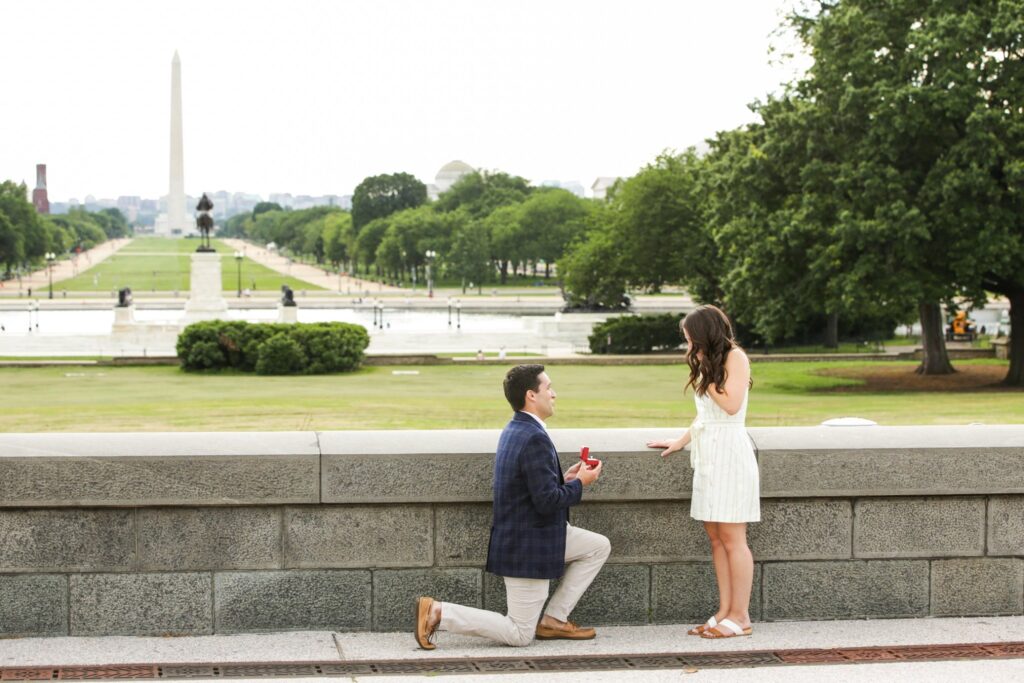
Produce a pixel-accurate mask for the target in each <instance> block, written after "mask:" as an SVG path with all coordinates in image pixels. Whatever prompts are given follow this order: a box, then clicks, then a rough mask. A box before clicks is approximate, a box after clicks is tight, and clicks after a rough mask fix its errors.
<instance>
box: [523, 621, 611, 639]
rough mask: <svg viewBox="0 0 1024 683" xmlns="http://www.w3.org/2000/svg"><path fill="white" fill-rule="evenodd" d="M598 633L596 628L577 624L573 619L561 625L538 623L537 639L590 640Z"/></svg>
mask: <svg viewBox="0 0 1024 683" xmlns="http://www.w3.org/2000/svg"><path fill="white" fill-rule="evenodd" d="M596 635H597V631H595V630H594V629H592V628H590V627H586V628H583V627H581V626H577V625H576V624H574V623H572V622H571V621H567V622H565V623H564V624H562V625H560V626H545V625H544V624H537V640H590V639H591V638H593V637H594V636H596Z"/></svg>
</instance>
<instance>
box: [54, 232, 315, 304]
mask: <svg viewBox="0 0 1024 683" xmlns="http://www.w3.org/2000/svg"><path fill="white" fill-rule="evenodd" d="M197 246H199V240H195V239H168V238H158V237H145V238H138V239H135V240H133V241H132V242H131V243H130V244H128V245H127V246H126V247H124V248H123V249H121V250H119V251H118V252H117V253H116V254H114V255H113V256H111V257H109V258H107V259H106V260H104V261H102V262H100V263H97V264H96V265H95V266H93V267H92V268H89V269H88V270H84V271H79V273H78V275H77V276H76V277H74V278H71V279H70V280H61V281H60V282H55V283H54V289H55V290H61V289H66V290H68V291H69V292H93V291H103V292H109V291H110V290H112V289H120V288H121V287H131V288H132V291H133V292H151V291H156V292H172V291H178V292H183V291H188V289H189V278H190V272H191V258H192V256H191V255H192V253H193V252H195V250H196V247H197ZM211 246H213V247H214V248H215V249H216V251H217V252H218V253H219V254H221V281H222V288H223V290H224V291H226V292H234V291H237V290H238V264H237V263H236V261H235V258H234V251H233V250H231V249H229V248H228V247H227V246H226V245H224V244H223V243H222V242H220V241H218V240H212V241H211ZM83 265H84V262H83ZM284 284H286V285H288V286H289V287H291V288H292V289H294V290H296V291H300V290H303V289H321V288H320V287H318V286H316V285H313V284H310V283H308V282H305V281H303V280H298V279H296V278H294V277H289V276H286V275H283V274H281V273H278V272H277V271H274V270H271V269H270V268H267V267H266V266H262V265H260V264H258V263H256V262H255V261H252V260H250V259H248V258H246V259H243V260H242V288H243V289H245V288H249V289H256V290H275V291H276V290H280V289H281V285H284Z"/></svg>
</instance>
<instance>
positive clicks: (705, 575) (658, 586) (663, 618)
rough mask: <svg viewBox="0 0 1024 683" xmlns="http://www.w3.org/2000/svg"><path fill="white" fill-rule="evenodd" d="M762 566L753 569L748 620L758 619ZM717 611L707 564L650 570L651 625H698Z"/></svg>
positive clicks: (714, 586)
mask: <svg viewBox="0 0 1024 683" xmlns="http://www.w3.org/2000/svg"><path fill="white" fill-rule="evenodd" d="M761 567H762V565H761V564H759V563H757V564H755V565H754V585H753V588H752V591H751V595H750V618H751V619H753V620H759V619H761V573H762V568H761ZM717 611H718V586H717V583H716V582H715V570H714V566H713V565H712V564H711V563H710V562H687V563H682V564H660V565H654V566H653V567H651V621H653V622H655V623H659V624H689V623H693V624H699V623H702V622H705V621H707V619H708V617H710V616H711V615H713V614H714V613H715V612H717Z"/></svg>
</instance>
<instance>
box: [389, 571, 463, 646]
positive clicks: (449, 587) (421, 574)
mask: <svg viewBox="0 0 1024 683" xmlns="http://www.w3.org/2000/svg"><path fill="white" fill-rule="evenodd" d="M480 575H481V570H479V569H380V570H376V571H374V572H373V630H374V631H406V630H409V629H411V628H412V626H413V605H414V604H415V600H416V598H418V597H419V596H421V595H429V596H431V597H432V598H434V599H435V600H440V601H442V602H454V603H457V604H460V605H467V606H469V607H480V606H481V594H482V591H483V586H482V580H481V576H480Z"/></svg>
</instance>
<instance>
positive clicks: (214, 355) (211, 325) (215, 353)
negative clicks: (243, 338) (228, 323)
mask: <svg viewBox="0 0 1024 683" xmlns="http://www.w3.org/2000/svg"><path fill="white" fill-rule="evenodd" d="M219 324H220V321H219V320H211V321H207V322H201V323H194V324H192V325H189V326H188V327H186V328H185V329H184V330H183V331H182V333H181V334H180V335H178V341H177V344H176V345H175V348H176V350H177V352H178V358H180V359H181V367H182V368H184V369H185V370H219V369H221V368H225V367H227V365H228V360H227V358H226V357H225V355H224V352H223V350H222V348H221V346H220V344H219V343H218V341H217V326H218V325H219Z"/></svg>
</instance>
